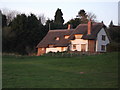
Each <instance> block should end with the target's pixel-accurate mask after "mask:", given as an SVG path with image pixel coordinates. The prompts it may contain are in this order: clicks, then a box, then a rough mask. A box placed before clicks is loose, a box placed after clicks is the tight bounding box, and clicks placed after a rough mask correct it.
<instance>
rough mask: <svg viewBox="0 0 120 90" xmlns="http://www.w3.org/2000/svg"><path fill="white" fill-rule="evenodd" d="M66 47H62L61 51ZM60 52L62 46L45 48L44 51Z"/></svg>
mask: <svg viewBox="0 0 120 90" xmlns="http://www.w3.org/2000/svg"><path fill="white" fill-rule="evenodd" d="M66 50H67V47H63V51H66ZM58 51H59V52H62V47H55V48H46V53H48V52H58Z"/></svg>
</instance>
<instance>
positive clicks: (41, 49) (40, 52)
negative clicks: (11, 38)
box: [37, 48, 46, 56]
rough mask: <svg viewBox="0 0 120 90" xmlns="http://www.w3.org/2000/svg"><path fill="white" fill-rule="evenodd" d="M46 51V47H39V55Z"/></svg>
mask: <svg viewBox="0 0 120 90" xmlns="http://www.w3.org/2000/svg"><path fill="white" fill-rule="evenodd" d="M45 52H46V48H38V52H37V56H40V55H42V54H44V53H45Z"/></svg>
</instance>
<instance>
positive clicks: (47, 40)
mask: <svg viewBox="0 0 120 90" xmlns="http://www.w3.org/2000/svg"><path fill="white" fill-rule="evenodd" d="M102 27H103V24H102V23H93V24H92V29H91V34H90V35H87V28H88V25H87V24H79V25H78V26H77V27H76V29H70V30H68V29H62V30H49V32H48V34H47V35H46V36H45V37H44V38H43V40H42V41H41V42H40V43H39V44H38V45H37V48H38V47H48V45H54V46H55V47H57V46H61V47H64V46H68V45H69V43H70V40H71V39H74V35H75V34H83V36H82V39H96V37H97V33H98V32H99V31H100V30H101V28H102ZM65 35H70V37H69V38H68V39H65V38H64V36H65ZM56 37H59V40H56Z"/></svg>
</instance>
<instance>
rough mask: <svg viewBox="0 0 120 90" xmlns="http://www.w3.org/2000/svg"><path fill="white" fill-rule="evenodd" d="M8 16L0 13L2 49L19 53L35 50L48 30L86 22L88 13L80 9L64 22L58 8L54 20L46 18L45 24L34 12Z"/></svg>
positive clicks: (28, 52) (75, 25)
mask: <svg viewBox="0 0 120 90" xmlns="http://www.w3.org/2000/svg"><path fill="white" fill-rule="evenodd" d="M10 15H11V14H10ZM92 15H94V14H92ZM8 17H9V16H6V15H4V14H2V28H3V29H2V39H3V40H2V46H3V47H2V51H3V52H7V53H11V52H13V53H19V54H31V53H34V52H36V46H37V44H38V43H39V42H40V41H41V40H42V39H43V38H44V36H45V35H46V34H47V32H48V31H49V30H54V29H66V28H67V26H68V24H71V25H72V27H73V28H76V27H77V26H78V25H79V24H81V23H87V21H88V19H89V18H88V17H89V15H87V13H86V12H85V11H84V10H80V11H79V12H78V15H77V17H76V18H74V19H71V20H69V21H68V22H67V23H65V24H64V19H63V13H62V11H61V9H59V8H58V9H57V10H56V12H55V16H54V20H50V19H48V20H46V23H45V25H43V22H42V21H41V20H42V19H43V18H42V17H39V19H38V18H37V17H36V15H34V14H30V15H28V16H27V15H25V14H17V15H16V17H14V18H13V17H12V19H10V18H8ZM92 19H93V20H94V18H92Z"/></svg>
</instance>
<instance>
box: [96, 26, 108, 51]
mask: <svg viewBox="0 0 120 90" xmlns="http://www.w3.org/2000/svg"><path fill="white" fill-rule="evenodd" d="M102 35H105V41H104V40H102ZM109 43H110V41H109V39H108V37H107V34H106V32H105V30H104V28H102V29H101V30H100V31H99V33H98V35H97V40H96V52H106V47H105V51H102V50H101V45H107V44H109Z"/></svg>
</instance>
